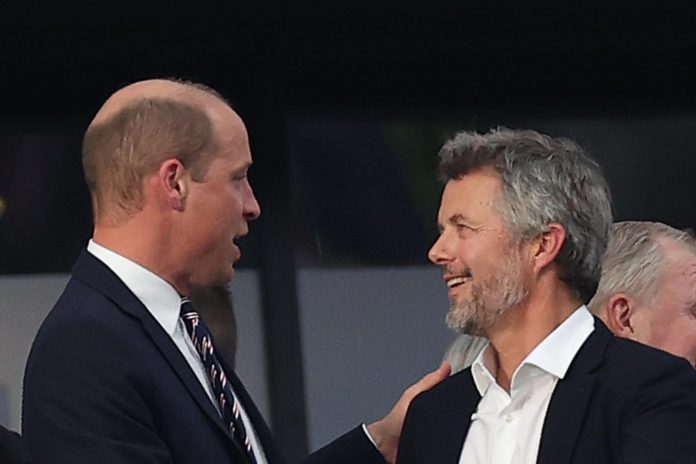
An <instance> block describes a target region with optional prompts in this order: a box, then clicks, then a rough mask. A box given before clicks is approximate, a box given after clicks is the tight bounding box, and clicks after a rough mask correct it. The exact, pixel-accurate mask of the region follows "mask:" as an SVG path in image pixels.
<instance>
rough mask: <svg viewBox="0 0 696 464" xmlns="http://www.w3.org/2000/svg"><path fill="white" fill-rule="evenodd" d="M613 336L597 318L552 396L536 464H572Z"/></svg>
mask: <svg viewBox="0 0 696 464" xmlns="http://www.w3.org/2000/svg"><path fill="white" fill-rule="evenodd" d="M611 338H612V335H611V333H610V332H609V330H608V329H607V328H606V326H605V325H604V324H603V323H602V322H601V321H600V320H599V319H597V318H595V330H594V331H593V332H592V333H591V334H590V336H589V337H588V338H587V341H585V343H584V344H583V345H582V347H581V348H580V350H579V351H578V354H577V355H576V356H575V359H574V360H573V362H572V363H571V365H570V368H569V369H568V372H567V373H566V376H565V378H563V379H562V380H559V381H558V384H557V385H556V388H555V390H554V392H553V395H552V396H551V400H550V402H549V408H548V411H547V413H546V418H545V420H544V426H543V428H542V433H541V443H540V444H539V454H538V458H537V464H566V463H571V462H572V461H571V459H572V456H573V452H574V451H575V446H576V444H577V441H578V437H579V434H580V432H581V430H582V425H583V422H584V419H585V415H586V411H587V407H588V406H589V403H590V398H591V397H592V391H593V389H594V385H595V382H596V379H597V368H598V367H599V366H600V365H601V363H602V361H603V358H604V351H605V349H606V347H607V345H608V343H609V342H610V341H611Z"/></svg>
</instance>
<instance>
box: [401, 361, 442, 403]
mask: <svg viewBox="0 0 696 464" xmlns="http://www.w3.org/2000/svg"><path fill="white" fill-rule="evenodd" d="M450 372H452V366H450V364H449V363H448V362H447V361H443V362H442V364H440V367H438V368H437V369H435V370H434V371H432V372H430V373H429V374H426V375H425V376H424V377H423V378H422V379H420V380H419V381H418V382H416V383H414V384H413V385H411V386H410V387H409V388H408V389H407V390H406V392H405V393H408V395H409V396H411V397H413V396H416V395H417V394H418V393H420V392H422V391H425V390H429V389H431V388H432V387H434V386H435V385H437V384H438V383H440V382H442V381H443V380H445V379H446V378H447V377H449V375H450Z"/></svg>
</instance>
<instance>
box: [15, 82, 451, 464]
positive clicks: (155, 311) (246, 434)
mask: <svg viewBox="0 0 696 464" xmlns="http://www.w3.org/2000/svg"><path fill="white" fill-rule="evenodd" d="M251 164H252V157H251V152H250V149H249V141H248V137H247V132H246V129H245V127H244V123H243V122H242V120H241V118H240V117H239V116H238V115H237V114H236V113H235V112H234V111H233V110H232V108H230V106H229V105H228V104H227V103H226V102H225V101H224V100H222V99H221V98H220V96H219V95H218V94H217V93H215V92H214V91H211V90H210V89H208V88H206V87H204V86H200V85H196V84H191V83H186V82H177V81H169V80H148V81H142V82H137V83H135V84H131V85H129V86H126V87H124V88H123V89H121V90H119V91H117V92H116V93H114V94H113V95H112V96H111V97H110V98H109V99H108V100H107V101H106V103H104V105H103V106H102V107H101V109H100V110H99V112H98V113H97V115H96V116H95V117H94V119H93V121H92V123H91V124H90V125H89V127H88V129H87V131H86V134H85V137H84V142H83V166H84V171H85V179H86V181H87V184H88V186H89V188H90V192H91V195H92V203H93V209H94V233H93V236H92V239H91V240H90V242H89V244H88V246H87V249H86V250H85V251H83V253H82V254H81V256H80V257H79V258H78V260H77V262H76V264H75V266H74V268H73V271H72V277H71V279H70V281H69V282H68V284H67V287H66V289H65V291H64V292H63V294H62V295H61V297H60V299H59V300H58V302H57V303H56V305H55V306H54V308H53V309H52V310H51V312H50V313H49V315H48V317H47V318H46V320H45V321H44V323H43V324H42V326H41V328H40V330H39V332H38V334H37V336H36V339H35V341H34V344H33V346H32V350H31V353H30V355H29V359H28V361H27V367H26V371H25V379H24V397H23V433H24V438H25V440H26V445H27V449H28V450H29V451H30V452H31V453H32V455H33V458H34V459H35V461H36V462H37V463H38V464H42V463H58V464H60V463H66V464H68V463H71V464H73V463H78V464H79V463H85V464H87V463H90V464H91V463H101V462H105V463H110V464H118V463H124V464H125V463H129V464H133V463H178V464H189V463H190V464H200V463H207V462H210V463H235V464H236V463H250V464H254V463H259V464H263V463H271V464H274V463H278V462H280V458H279V456H278V453H277V451H276V450H275V449H274V446H273V443H272V439H271V437H270V433H269V431H268V430H267V427H266V425H265V423H264V421H263V419H262V418H261V416H260V414H259V413H258V411H257V409H256V407H255V405H254V403H253V401H252V399H251V398H250V397H249V395H248V394H247V393H246V391H245V389H244V386H243V385H242V384H241V382H240V381H239V379H237V377H236V376H235V374H234V372H233V371H232V370H231V369H230V368H229V367H228V366H227V365H226V364H225V362H224V359H222V358H221V357H220V355H219V353H217V352H215V350H214V343H213V342H212V339H211V337H210V334H209V333H207V332H206V330H207V328H206V327H205V324H204V321H203V320H202V319H201V318H200V317H199V315H198V314H197V313H196V312H195V309H193V310H192V308H191V304H190V301H189V300H188V297H189V296H190V295H191V292H192V291H193V290H194V289H196V288H201V287H211V286H214V285H225V284H227V283H228V282H229V280H230V279H231V278H232V276H233V274H234V269H233V265H234V263H235V262H236V261H237V260H239V258H240V256H241V255H240V250H239V248H238V247H237V245H236V243H235V241H236V239H237V238H239V237H241V236H243V235H245V234H246V233H247V232H248V223H249V221H253V220H254V219H256V218H257V217H258V216H259V214H260V208H259V204H258V203H257V201H256V197H255V196H254V193H253V191H252V188H251V186H250V184H249V180H248V177H247V174H248V171H249V169H250V167H251ZM447 374H448V369H447V367H446V366H445V367H442V368H441V369H439V370H438V371H435V372H434V373H432V374H430V375H428V376H426V377H424V379H423V380H421V381H420V382H419V383H417V384H415V385H414V386H413V387H412V388H410V389H409V390H407V391H406V393H405V394H404V395H403V396H402V398H401V399H400V400H399V402H398V403H397V404H396V406H395V407H394V409H393V410H392V411H391V412H390V413H389V414H388V415H387V416H386V417H385V418H384V419H382V420H380V421H376V422H374V423H371V424H370V425H368V426H362V427H357V428H356V429H354V430H353V431H352V432H349V433H348V434H346V435H344V436H343V437H341V438H340V439H338V440H337V441H336V442H334V443H332V444H330V445H329V446H327V447H326V448H324V449H322V450H320V451H319V452H317V453H315V454H314V455H312V456H310V459H309V461H310V462H312V463H328V462H332V463H334V462H335V463H342V462H345V463H349V462H366V463H375V464H377V463H382V462H384V460H385V459H386V460H387V461H389V462H393V461H394V456H395V453H396V446H397V441H398V437H399V433H400V430H401V424H402V421H403V416H404V414H405V410H406V406H407V404H408V402H409V401H410V399H411V398H412V397H413V396H414V395H415V394H416V393H417V392H418V391H420V390H422V389H424V388H427V387H428V386H430V385H432V384H434V383H436V382H437V381H439V380H440V379H442V378H443V377H444V376H446V375H447Z"/></svg>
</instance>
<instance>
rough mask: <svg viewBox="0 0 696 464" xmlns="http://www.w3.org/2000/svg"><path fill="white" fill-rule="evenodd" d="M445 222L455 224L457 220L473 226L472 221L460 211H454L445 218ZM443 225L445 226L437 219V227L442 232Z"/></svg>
mask: <svg viewBox="0 0 696 464" xmlns="http://www.w3.org/2000/svg"><path fill="white" fill-rule="evenodd" d="M445 222H446V223H447V224H457V223H458V222H464V223H466V224H467V225H468V226H469V227H472V228H475V226H473V222H472V221H471V220H470V219H469V218H467V217H466V216H464V215H463V214H461V213H455V214H453V215H451V216H450V217H448V218H447V220H446V221H445ZM444 227H445V226H444V225H443V224H442V223H441V222H439V221H438V223H437V228H438V230H439V231H440V232H442V229H444Z"/></svg>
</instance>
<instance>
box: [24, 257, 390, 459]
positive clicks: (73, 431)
mask: <svg viewBox="0 0 696 464" xmlns="http://www.w3.org/2000/svg"><path fill="white" fill-rule="evenodd" d="M226 371H227V372H228V374H229V375H228V378H229V380H230V381H231V382H232V384H233V388H234V391H235V394H236V395H237V396H238V398H239V400H240V401H241V403H242V405H243V407H244V409H245V410H246V411H247V413H248V415H249V418H250V420H251V422H252V423H253V425H254V429H255V430H256V433H257V435H258V437H259V439H260V441H261V446H262V447H263V449H264V452H265V453H266V457H267V459H268V462H269V464H276V463H279V462H282V460H281V458H280V456H279V453H278V452H277V450H276V448H275V447H274V445H273V440H272V438H271V434H270V432H269V430H268V427H267V426H266V424H265V422H264V420H263V418H262V417H261V415H260V414H259V412H258V410H257V408H256V406H255V405H254V402H253V401H252V399H251V398H250V397H249V395H248V393H247V392H246V390H245V388H244V386H243V385H242V383H241V382H240V381H239V379H238V378H237V376H236V375H235V374H234V372H233V371H232V370H230V369H226ZM22 416H23V417H22V422H23V436H24V440H25V446H26V449H27V451H28V452H29V453H30V455H31V456H32V458H33V459H34V460H35V462H36V463H37V464H44V463H46V464H48V463H51V464H61V463H65V464H80V463H84V464H87V463H89V464H94V463H109V464H121V463H123V464H126V463H128V464H141V463H142V464H145V463H152V464H155V463H157V464H159V463H177V464H202V463H234V464H237V463H240V464H241V463H246V462H247V461H246V458H245V456H244V454H243V453H242V451H241V449H240V448H239V446H238V445H237V444H236V443H235V442H234V441H233V440H232V439H231V438H230V436H229V435H228V434H227V432H226V431H225V428H224V425H223V423H222V421H221V419H220V416H219V414H218V413H217V411H216V410H215V408H214V407H213V405H212V403H211V401H210V399H209V397H208V396H207V395H206V393H205V391H204V389H203V387H202V386H201V385H200V383H199V381H198V379H197V378H196V376H195V374H194V373H193V371H192V370H191V368H190V366H189V365H188V363H187V362H186V360H185V359H184V357H183V356H182V355H181V353H180V351H179V349H178V348H177V346H176V345H175V344H174V342H173V341H172V339H171V338H170V337H169V335H168V334H167V333H166V332H165V331H164V330H163V329H162V328H161V327H160V325H159V324H158V323H157V321H156V320H155V319H154V318H153V317H152V315H151V314H150V313H149V312H148V311H147V309H146V308H145V307H144V306H143V304H142V303H141V302H140V300H138V298H137V297H135V295H133V293H132V292H131V291H130V290H129V289H128V288H127V287H126V286H125V285H124V284H123V282H122V281H121V280H120V279H119V278H118V277H117V276H116V275H115V274H114V273H113V272H112V271H111V270H110V269H109V268H108V267H107V266H105V265H104V264H103V263H102V262H101V261H99V260H98V259H97V258H95V257H94V256H92V255H91V254H89V253H88V252H83V253H82V255H81V256H80V258H79V259H78V261H77V263H76V264H75V267H74V268H73V273H72V277H71V279H70V281H69V282H68V284H67V286H66V288H65V290H64V292H63V294H62V295H61V297H60V299H59V300H58V302H57V303H56V305H55V306H54V308H53V309H52V310H51V312H50V313H49V315H48V317H47V318H46V320H45V321H44V323H43V324H42V326H41V328H40V329H39V332H38V334H37V336H36V339H35V340H34V344H33V346H32V349H31V352H30V355H29V359H28V361H27V367H26V371H25V377H24V397H23V407H22ZM351 456H352V457H353V458H356V457H357V458H358V459H361V460H363V461H364V462H370V463H376V464H378V463H381V462H383V461H382V459H381V456H380V454H379V453H378V452H377V451H376V450H375V449H374V447H373V446H372V445H371V444H370V443H369V441H368V440H367V438H366V437H365V436H364V434H362V432H361V431H360V430H357V429H356V430H354V431H352V432H351V433H349V434H347V435H346V436H344V437H342V438H341V439H339V440H337V442H335V443H334V444H331V445H329V446H328V447H327V449H325V450H323V451H321V452H320V453H318V454H317V455H316V456H315V457H313V458H310V459H311V460H310V462H311V463H312V464H319V463H323V462H327V463H328V462H351ZM344 460H345V461H344Z"/></svg>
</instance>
